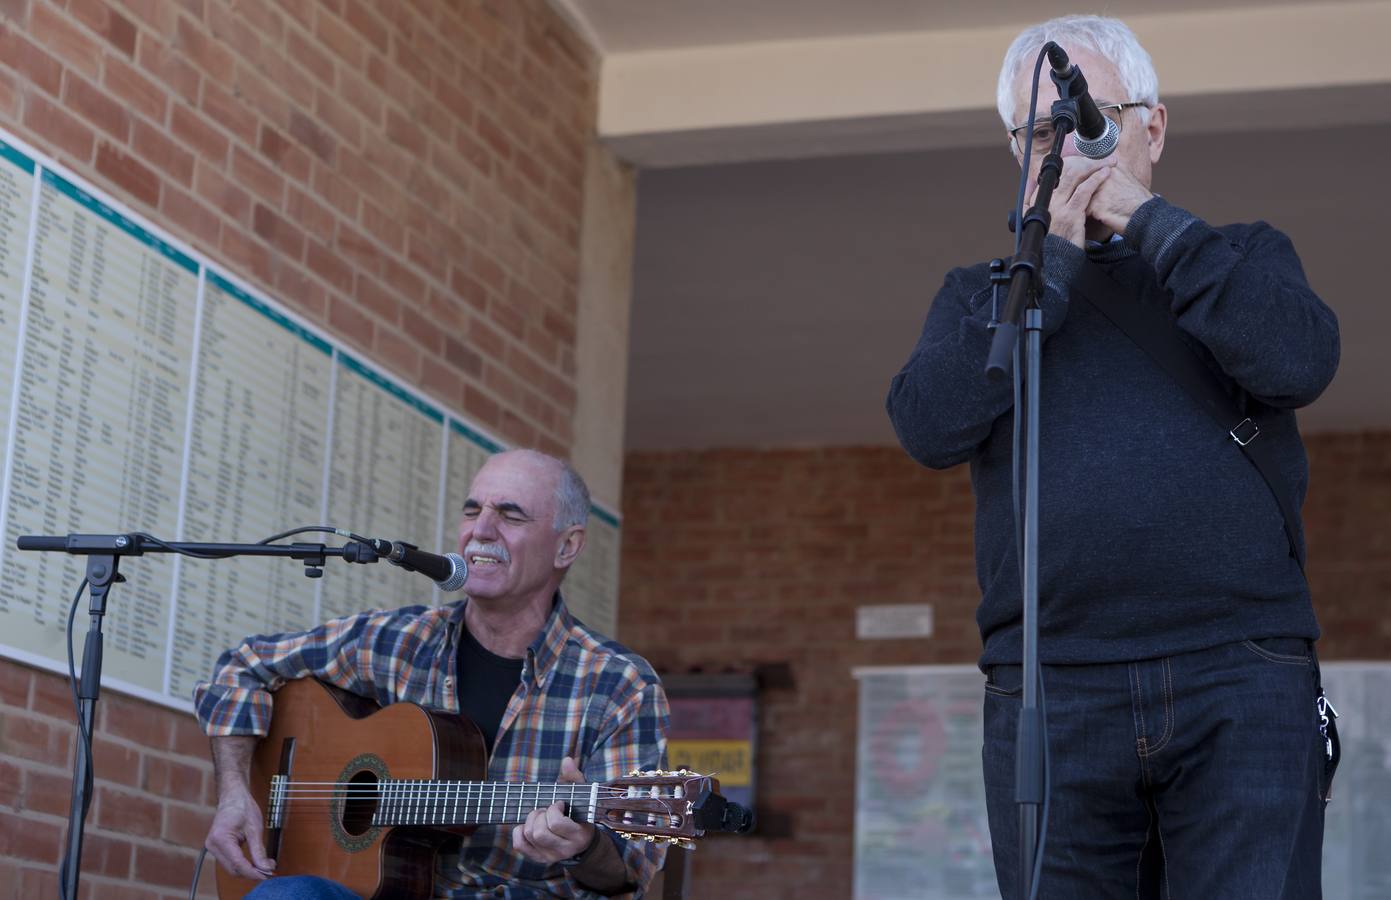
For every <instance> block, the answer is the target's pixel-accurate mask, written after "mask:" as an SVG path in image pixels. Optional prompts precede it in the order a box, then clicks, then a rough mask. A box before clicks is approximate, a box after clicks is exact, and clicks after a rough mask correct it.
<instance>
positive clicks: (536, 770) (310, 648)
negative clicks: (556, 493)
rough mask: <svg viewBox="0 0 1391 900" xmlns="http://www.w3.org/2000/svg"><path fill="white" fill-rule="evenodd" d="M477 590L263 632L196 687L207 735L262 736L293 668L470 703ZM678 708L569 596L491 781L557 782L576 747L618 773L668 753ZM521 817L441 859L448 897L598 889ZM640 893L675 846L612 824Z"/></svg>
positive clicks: (496, 757) (380, 689)
mask: <svg viewBox="0 0 1391 900" xmlns="http://www.w3.org/2000/svg"><path fill="white" fill-rule="evenodd" d="M466 603H467V600H464V601H459V602H457V603H452V604H449V605H447V606H439V607H425V606H411V607H406V608H403V609H395V610H374V611H370V612H365V613H359V614H357V615H352V616H345V617H343V618H340V619H334V620H332V621H330V622H327V623H325V624H324V625H321V626H319V627H318V628H314V629H311V630H310V631H304V632H298V633H291V634H277V635H269V636H263V635H256V636H253V637H249V638H247V639H246V640H245V641H244V642H243V643H242V644H241V646H239V647H236V648H234V649H231V650H228V651H227V652H226V653H224V654H223V655H222V657H221V658H220V659H219V660H218V666H217V671H216V672H215V674H214V675H213V678H212V680H211V681H205V682H199V683H198V685H197V686H196V687H195V688H194V690H193V701H194V707H195V712H196V713H197V715H198V721H199V723H200V724H201V725H202V727H203V730H204V732H206V733H207V734H208V735H209V736H212V737H217V736H221V735H264V734H265V733H266V732H267V730H268V728H269V724H270V716H271V697H270V693H269V692H270V691H274V690H275V689H276V688H277V687H279V686H280V685H281V684H283V683H284V682H285V681H287V680H289V679H294V678H304V677H313V678H318V679H319V680H321V681H324V682H327V683H329V684H333V685H336V686H338V687H341V688H343V689H345V690H348V691H351V692H353V693H355V694H359V695H361V696H363V697H368V698H370V699H372V700H375V701H376V702H377V703H378V704H380V705H382V706H386V705H387V704H390V703H398V702H410V703H416V704H419V705H421V706H427V707H430V708H433V709H437V710H445V711H447V712H452V713H458V712H459V699H458V693H457V685H456V672H457V668H458V641H459V636H460V634H461V626H462V623H463V617H464V607H465V604H466ZM667 722H668V710H667V701H666V695H665V694H664V693H663V691H662V686H661V682H660V681H658V679H657V676H656V674H655V673H654V672H653V671H652V668H651V666H649V665H648V664H647V661H646V660H644V659H643V658H642V657H640V656H638V655H637V654H635V653H633V652H632V651H630V650H628V649H627V648H625V647H623V646H622V645H621V644H619V643H617V642H616V641H611V640H608V639H606V638H604V637H603V636H602V635H599V634H597V633H596V632H594V631H591V630H590V629H588V628H586V627H585V626H584V624H583V623H581V622H580V621H578V620H577V619H575V618H573V617H572V616H571V615H570V614H569V612H568V611H567V609H566V607H565V603H564V601H563V600H561V598H560V597H559V595H557V597H556V602H555V607H554V609H553V610H552V613H551V617H550V619H549V620H548V621H547V623H546V627H545V629H544V630H543V631H542V632H541V634H540V635H539V636H538V637H537V638H536V640H535V641H534V642H533V643H532V645H531V646H530V647H529V648H528V649H527V654H526V659H525V661H524V663H523V666H522V677H521V683H520V684H519V685H518V686H517V690H516V692H515V693H513V695H512V699H511V700H510V701H509V702H508V704H507V710H506V712H505V713H504V714H503V717H502V723H501V725H500V727H499V730H498V735H497V740H496V742H495V744H494V750H493V754H492V757H491V758H490V759H489V761H488V773H487V777H488V780H490V781H543V782H554V781H556V780H558V779H559V776H560V760H561V757H563V756H567V755H568V756H573V757H575V758H576V759H577V760H578V761H579V762H580V763H581V765H582V770H583V772H584V777H585V779H586V780H588V781H611V780H614V779H617V778H620V777H622V776H624V775H626V774H627V773H628V772H630V771H632V770H633V769H655V768H662V767H664V766H665V763H666V732H667ZM511 832H512V826H507V825H505V826H482V827H480V828H478V829H477V830H475V831H474V832H472V833H471V834H470V835H469V836H468V837H466V838H464V839H463V842H462V845H461V847H460V848H459V851H458V853H457V854H455V853H453V852H442V853H440V854H439V855H438V857H437V860H436V871H435V894H436V896H438V897H449V898H475V897H493V898H498V897H502V898H515V900H522V898H535V897H595V896H598V895H596V894H594V893H593V892H591V891H588V890H586V889H585V888H583V887H582V886H581V885H580V884H579V883H578V882H576V881H575V879H574V878H573V876H572V875H571V874H570V871H569V870H568V869H566V868H564V867H560V866H553V865H552V866H548V865H544V864H542V863H537V862H533V861H531V860H529V859H527V858H526V857H524V856H522V855H521V854H519V853H517V852H516V851H514V850H513V849H512V834H511ZM608 835H609V837H610V838H611V839H612V840H613V841H614V843H615V845H616V846H617V847H618V848H619V851H620V853H621V855H622V857H623V861H624V863H625V865H626V867H627V870H628V875H629V880H630V882H631V883H634V884H637V885H638V886H639V888H638V891H637V893H636V894H635V895H627V896H639V897H640V896H641V895H642V892H643V890H644V889H645V888H646V886H647V884H648V882H649V881H650V880H651V879H652V876H653V875H654V874H655V873H656V871H657V870H658V869H659V868H660V867H661V864H662V859H663V857H664V853H665V847H663V846H661V845H659V844H652V843H648V842H646V841H625V840H623V839H622V838H620V837H618V836H617V835H614V834H612V833H611V832H608Z"/></svg>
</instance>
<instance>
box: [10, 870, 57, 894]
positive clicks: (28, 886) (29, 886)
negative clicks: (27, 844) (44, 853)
mask: <svg viewBox="0 0 1391 900" xmlns="http://www.w3.org/2000/svg"><path fill="white" fill-rule="evenodd" d="M17 890H18V893H17V894H15V896H16V897H57V896H58V895H59V894H58V873H57V871H52V870H45V869H35V868H25V869H21V870H20V873H19V885H18V888H17Z"/></svg>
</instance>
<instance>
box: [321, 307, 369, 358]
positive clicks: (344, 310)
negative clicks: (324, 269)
mask: <svg viewBox="0 0 1391 900" xmlns="http://www.w3.org/2000/svg"><path fill="white" fill-rule="evenodd" d="M328 323H329V325H330V326H332V328H333V330H334V331H336V332H338V334H340V335H342V336H343V337H344V338H347V339H348V340H349V341H351V342H353V343H354V344H356V345H357V346H359V347H361V348H363V349H367V348H369V347H371V346H372V342H373V331H374V330H375V328H376V326H375V325H374V324H373V323H372V319H371V317H370V316H368V315H367V314H366V313H364V312H363V311H362V310H360V309H358V308H357V307H356V306H354V305H353V303H352V302H351V301H348V300H344V299H343V298H341V297H333V298H331V299H330V300H329V305H328Z"/></svg>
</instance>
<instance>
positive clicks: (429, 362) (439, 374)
mask: <svg viewBox="0 0 1391 900" xmlns="http://www.w3.org/2000/svg"><path fill="white" fill-rule="evenodd" d="M420 383H421V385H423V386H424V388H425V389H426V390H427V391H430V392H431V393H432V394H434V395H435V396H436V397H439V398H440V399H441V400H443V401H444V402H445V403H448V404H449V405H450V406H458V405H459V403H460V401H461V400H462V399H463V396H464V384H465V381H464V378H463V376H462V375H460V374H459V372H458V370H457V369H455V368H454V367H453V366H451V365H448V364H447V363H443V362H440V361H439V360H437V359H435V358H434V357H431V356H427V357H425V358H424V359H423V360H422V362H421V373H420ZM526 446H530V445H526Z"/></svg>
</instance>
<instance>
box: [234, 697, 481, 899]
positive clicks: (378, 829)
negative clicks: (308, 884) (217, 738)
mask: <svg viewBox="0 0 1391 900" xmlns="http://www.w3.org/2000/svg"><path fill="white" fill-rule="evenodd" d="M487 763H488V755H487V746H486V744H485V743H484V741H483V735H482V734H481V733H480V732H479V730H478V727H477V726H475V725H474V724H473V723H472V722H469V721H468V720H467V719H466V718H464V717H463V716H452V715H449V714H447V713H437V712H433V711H431V710H427V709H424V708H422V707H420V706H416V705H415V704H412V703H396V704H392V705H391V706H387V707H378V706H377V705H376V704H375V703H373V702H372V701H370V700H364V699H363V698H361V697H357V696H355V695H353V694H349V693H347V692H345V691H342V690H339V689H338V688H334V687H330V686H328V685H324V684H322V683H320V682H318V681H314V680H312V679H301V680H297V681H291V682H288V683H286V684H285V685H284V686H283V687H281V688H280V690H278V691H276V692H275V714H274V715H273V716H272V718H271V728H270V733H269V734H268V735H266V737H265V738H264V739H263V740H262V741H261V742H260V744H258V745H257V747H256V752H255V754H254V756H253V758H252V764H251V794H252V796H253V797H255V798H256V801H257V803H259V804H261V805H262V807H263V809H262V813H265V812H266V810H265V809H264V805H265V804H266V798H267V797H269V796H270V786H271V778H272V776H274V775H287V776H290V777H292V778H293V780H294V781H295V782H296V783H301V784H303V783H322V784H324V785H325V786H327V785H331V784H335V783H344V782H346V783H349V784H353V785H361V786H362V787H364V788H366V787H368V786H369V785H374V784H376V783H377V782H379V781H382V780H384V779H388V778H389V779H396V780H400V779H411V780H416V779H420V780H426V779H428V780H439V779H445V780H473V779H482V778H483V777H484V776H485V773H486V770H487ZM374 809H375V804H373V803H372V802H371V801H361V805H359V802H358V801H354V800H343V799H332V798H330V796H329V792H328V791H327V790H325V791H324V792H323V795H322V796H320V797H304V798H302V799H301V798H294V797H292V798H291V799H289V800H288V801H287V803H286V808H285V818H284V827H283V828H281V829H278V830H271V831H268V832H267V841H266V844H267V850H268V852H269V853H270V855H271V856H272V857H274V859H275V860H276V870H275V871H276V874H277V875H319V876H321V877H324V878H328V879H331V880H333V881H336V882H339V883H340V884H342V885H344V886H345V887H347V888H349V889H350V890H352V891H354V892H356V893H358V894H360V895H361V896H363V897H367V898H373V900H412V898H426V900H428V898H429V897H430V895H431V890H432V887H433V881H434V857H435V851H436V850H437V849H438V848H439V846H440V844H442V843H443V842H444V841H446V840H448V839H449V838H450V837H451V836H452V835H458V834H465V833H467V832H469V831H471V830H473V826H440V827H438V828H427V827H423V826H414V825H412V826H395V827H382V826H374V825H372V824H371V816H372V812H373V810H374ZM259 883H260V882H257V881H252V880H250V879H245V878H238V877H236V876H234V875H232V874H231V873H229V872H226V871H224V870H223V869H222V868H221V867H219V868H218V870H217V892H218V896H219V897H221V898H223V900H231V898H239V897H242V896H244V895H245V894H246V893H247V892H248V891H250V890H251V889H252V888H254V887H255V886H256V885H257V884H259Z"/></svg>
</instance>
